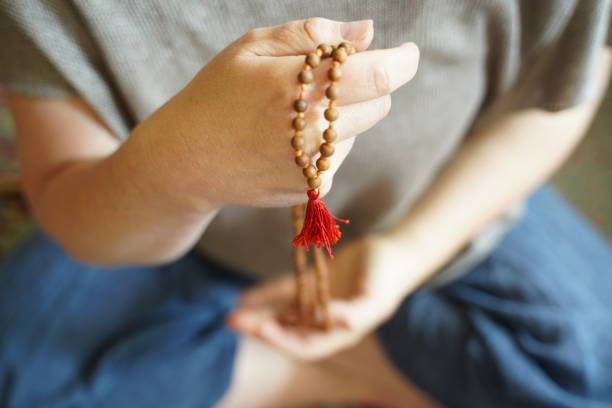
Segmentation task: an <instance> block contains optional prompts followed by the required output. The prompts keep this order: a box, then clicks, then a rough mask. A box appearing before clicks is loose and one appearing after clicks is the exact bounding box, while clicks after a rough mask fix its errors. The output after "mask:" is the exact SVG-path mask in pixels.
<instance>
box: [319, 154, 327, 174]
mask: <svg viewBox="0 0 612 408" xmlns="http://www.w3.org/2000/svg"><path fill="white" fill-rule="evenodd" d="M317 169H319V170H321V171H325V170H327V169H329V159H328V158H327V157H319V160H317Z"/></svg>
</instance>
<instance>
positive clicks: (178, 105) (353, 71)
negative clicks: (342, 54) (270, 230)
mask: <svg viewBox="0 0 612 408" xmlns="http://www.w3.org/2000/svg"><path fill="white" fill-rule="evenodd" d="M343 27H344V28H343ZM349 27H350V25H349ZM343 32H344V34H345V35H346V37H343ZM372 36H373V27H372V21H371V20H363V21H359V22H356V23H355V24H354V25H353V29H352V30H347V25H344V26H343V25H342V24H341V23H340V22H335V21H331V20H326V19H322V18H312V19H307V20H298V21H293V22H289V23H286V24H282V25H279V26H274V27H265V28H258V29H255V30H252V31H249V32H247V33H246V34H244V35H243V36H242V37H240V38H238V39H237V40H236V41H235V42H234V43H232V44H230V45H229V46H228V47H227V48H225V49H224V50H223V51H222V52H221V53H219V54H218V55H217V56H216V57H215V58H213V59H212V60H211V61H210V62H209V63H208V64H207V65H206V66H204V67H203V68H202V70H201V71H200V72H198V73H197V74H196V75H195V77H194V78H193V79H192V80H191V81H190V82H189V83H188V84H187V85H186V86H185V87H184V88H183V89H182V90H181V91H179V92H178V93H177V95H175V96H174V97H172V98H171V99H170V100H168V102H167V103H166V104H164V105H163V106H162V107H161V108H160V109H158V110H157V111H156V112H154V113H153V114H152V115H151V116H150V117H148V118H147V119H146V120H144V121H143V122H141V123H140V124H139V125H138V127H136V128H135V129H134V130H133V131H132V133H131V135H130V137H129V139H128V140H127V142H125V143H123V144H120V143H119V141H118V140H117V139H116V137H114V135H113V134H112V133H111V132H110V131H109V130H108V129H107V128H105V126H104V125H103V124H102V123H101V122H100V121H99V120H98V119H97V118H96V116H95V114H94V113H93V112H92V111H91V110H90V109H89V108H88V107H87V105H86V104H85V103H84V102H83V101H81V100H79V99H78V98H73V99H68V100H59V99H46V98H28V97H24V96H20V95H12V96H11V97H10V98H9V102H10V105H11V109H12V111H13V115H14V118H15V123H16V128H17V133H18V136H19V137H18V139H19V146H18V147H19V158H20V162H21V165H22V167H23V169H24V183H25V188H26V193H27V196H28V197H29V199H30V203H31V205H32V209H33V211H34V213H35V215H36V216H37V218H38V219H39V220H40V222H41V223H42V225H43V226H44V227H45V229H46V230H47V231H48V232H49V233H50V234H51V235H52V236H53V237H54V238H55V239H56V240H57V241H58V242H59V243H60V244H62V245H63V246H64V248H65V249H66V250H67V251H68V252H70V253H71V254H72V255H73V256H74V257H76V258H78V259H80V260H82V261H85V262H91V263H97V264H104V265H115V264H156V263H163V262H167V261H171V260H173V259H175V258H177V257H179V256H180V255H182V254H184V253H185V252H186V251H187V250H188V249H190V248H191V247H192V246H193V244H194V243H195V240H196V239H197V238H198V237H199V236H200V235H201V234H202V233H203V231H204V230H205V229H206V226H207V225H208V223H209V222H210V220H211V219H212V218H213V217H214V215H215V214H216V212H217V211H218V209H219V208H220V207H222V206H223V205H227V204H240V205H249V206H266V207H274V206H279V207H286V206H289V205H293V204H297V203H301V202H304V201H306V195H305V194H304V192H305V190H306V189H307V187H306V185H305V183H304V179H303V177H302V175H301V173H300V172H299V171H296V166H295V164H294V163H293V160H291V159H289V160H287V157H290V158H291V157H292V155H293V153H292V150H291V146H290V143H289V140H290V138H291V135H292V134H291V128H290V122H291V116H292V114H293V111H292V105H293V101H294V99H295V98H296V95H297V93H298V92H299V89H298V86H297V81H296V75H297V73H298V72H299V71H300V69H301V68H302V66H303V63H304V56H303V54H307V53H308V52H310V51H312V50H313V49H314V48H315V47H316V46H317V45H318V44H319V43H330V44H337V43H339V42H341V41H343V40H349V41H351V42H352V43H353V44H354V45H355V47H356V49H357V51H358V53H356V54H355V55H353V56H351V58H350V61H347V63H346V64H345V65H344V67H343V72H344V78H343V79H342V84H343V86H346V87H347V88H355V89H359V92H351V93H346V94H345V95H342V96H340V98H339V99H338V101H337V103H338V110H339V111H340V115H341V117H342V118H343V119H344V120H343V121H341V122H339V123H338V126H337V128H338V131H339V134H340V135H341V138H340V139H339V141H338V143H337V144H336V154H335V155H334V157H333V158H331V167H330V169H329V170H328V171H326V172H325V175H324V176H323V177H322V181H323V183H322V185H321V193H322V196H324V195H325V194H326V193H327V192H328V191H329V189H330V188H331V185H332V179H333V175H334V173H335V172H336V171H337V169H338V168H339V166H340V165H341V163H342V161H343V159H344V158H345V157H346V155H347V154H348V152H349V151H350V149H351V146H352V144H353V141H354V138H355V136H356V135H357V134H359V133H361V132H363V131H365V130H367V129H369V128H370V127H372V126H373V125H375V124H376V123H377V122H378V121H379V120H381V119H382V118H384V117H385V116H386V115H387V113H388V112H389V109H390V106H391V105H390V104H391V97H390V95H389V94H390V92H392V91H394V90H395V89H397V88H398V87H399V86H401V85H402V84H404V83H406V82H407V81H408V80H410V79H411V78H412V76H413V75H414V73H415V72H416V68H417V64H418V57H419V54H418V49H417V47H416V46H415V45H414V44H412V43H406V44H404V45H403V46H400V47H397V48H390V49H386V50H375V51H365V49H366V48H367V47H368V45H369V44H370V42H371V41H372ZM300 54H302V55H300ZM329 64H330V62H329V60H328V61H326V62H325V63H322V67H319V69H318V70H317V73H316V74H315V88H314V89H318V91H316V92H312V93H309V94H307V99H308V101H309V103H310V106H311V108H310V109H309V112H308V114H307V115H306V119H307V120H309V129H310V131H309V132H306V134H305V136H306V141H307V147H306V149H305V150H306V151H309V150H313V146H312V145H313V140H312V139H313V136H315V135H316V131H322V130H323V129H324V126H325V122H324V120H323V119H322V118H321V117H320V116H321V114H320V113H321V111H322V110H323V109H324V108H325V99H324V95H323V92H324V91H323V90H322V89H319V88H320V87H319V86H318V85H316V84H317V83H323V82H325V81H326V80H325V78H324V76H325V71H326V70H327V68H328V67H326V65H329ZM287 84H295V85H296V86H287ZM354 84H359V86H354ZM313 116H314V117H317V120H318V122H315V121H314V120H313ZM279 135H280V137H279ZM282 135H286V139H284V138H283V137H282ZM143 202H146V203H148V205H147V206H146V208H143V206H142V203H143Z"/></svg>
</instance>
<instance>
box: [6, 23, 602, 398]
mask: <svg viewBox="0 0 612 408" xmlns="http://www.w3.org/2000/svg"><path fill="white" fill-rule="evenodd" d="M344 29H346V26H344ZM344 29H343V26H342V25H341V24H340V23H339V22H334V21H331V20H326V19H321V18H315V19H307V20H300V21H295V22H289V23H287V24H283V25H279V26H275V27H266V28H260V29H256V30H252V31H250V32H248V33H246V34H245V35H244V36H243V37H241V38H239V39H238V40H236V41H235V42H234V43H232V44H231V45H229V46H228V47H227V48H226V49H225V50H223V51H222V52H221V53H220V54H219V55H218V56H217V57H215V58H214V59H213V60H212V61H211V62H210V63H209V64H207V65H206V66H205V67H204V68H203V69H202V70H201V71H200V72H199V73H198V74H197V75H196V76H195V77H194V78H193V80H192V81H191V82H190V83H189V84H187V85H186V87H185V88H184V89H182V90H181V91H180V92H179V93H178V94H177V95H176V96H174V97H173V98H171V99H170V100H169V101H168V102H167V103H166V104H165V105H164V106H162V107H161V108H160V109H159V110H158V111H156V112H155V113H153V114H152V115H151V116H150V117H149V118H147V119H146V120H144V121H143V122H142V123H141V124H140V125H139V126H138V127H137V128H136V129H134V131H133V132H132V134H131V135H130V138H129V139H128V141H126V142H125V143H123V144H120V143H119V141H118V140H117V138H116V137H115V136H114V135H113V134H112V132H110V131H109V130H108V129H107V128H106V127H105V126H104V124H103V123H102V122H101V121H100V120H99V119H98V118H97V117H96V115H95V113H94V112H92V111H91V109H89V107H88V106H87V104H86V103H85V102H83V101H82V100H79V99H78V98H72V99H67V100H53V99H45V98H30V97H25V96H21V95H14V94H13V95H11V96H10V100H9V102H10V105H11V109H12V111H13V115H14V118H15V122H16V128H17V132H18V142H19V143H18V153H19V159H20V163H21V168H22V172H23V178H24V186H25V189H26V194H27V197H28V199H29V202H30V204H31V206H32V209H33V211H34V214H35V216H36V217H37V218H38V220H39V221H40V222H41V224H42V225H43V227H44V228H45V229H46V230H47V231H48V232H49V233H50V234H51V235H52V236H53V237H54V238H55V239H56V240H57V241H58V242H59V243H60V244H61V245H63V246H64V248H65V249H66V250H67V251H68V252H69V253H70V254H72V255H73V256H74V257H76V258H78V259H81V260H83V261H86V262H93V263H99V264H105V265H114V264H126V263H132V264H157V263H163V262H168V261H170V260H173V259H175V258H177V257H179V256H180V255H182V254H183V253H184V252H186V251H187V250H188V249H189V248H191V247H192V245H193V244H194V243H195V241H196V240H197V238H198V237H199V236H200V234H201V233H203V231H204V230H205V229H206V226H207V225H208V223H209V222H210V220H212V218H213V217H214V215H215V214H216V212H217V211H218V209H219V208H221V207H222V206H223V205H226V204H241V205H252V206H289V205H293V204H296V203H299V202H303V201H304V197H305V195H304V190H305V186H304V181H303V177H302V175H301V172H299V171H296V168H295V165H294V164H293V162H292V161H291V160H289V161H288V160H286V158H287V156H290V155H291V147H290V144H289V138H290V137H291V131H290V129H289V127H288V123H289V121H290V117H291V113H292V111H291V105H292V103H293V100H294V99H295V97H296V95H297V92H298V90H297V86H296V87H295V89H294V90H291V89H289V88H287V86H286V84H287V83H295V74H296V73H297V72H299V70H300V68H301V66H302V64H303V57H302V56H296V54H306V53H307V52H309V51H311V50H312V49H313V48H314V47H315V46H316V45H317V44H318V43H321V42H326V43H332V44H335V43H338V42H340V41H342V39H348V40H350V41H352V43H353V44H354V45H355V46H356V48H357V51H358V53H357V54H355V55H353V56H351V57H350V58H349V59H348V61H347V62H346V64H345V65H344V66H343V74H344V77H343V79H342V84H346V86H347V87H349V86H350V84H351V83H354V84H357V83H358V84H359V86H354V87H353V86H351V88H353V89H356V90H358V92H352V93H351V94H350V95H349V94H347V95H342V96H341V97H340V98H339V99H338V110H339V111H340V117H341V118H343V119H344V120H341V121H339V122H338V129H339V134H340V135H341V140H340V141H339V142H338V143H337V144H336V154H334V156H333V157H332V158H331V160H332V164H331V168H330V170H328V171H326V172H325V173H324V174H325V176H324V180H323V186H322V188H321V190H322V193H323V195H325V193H326V192H327V191H329V189H330V188H331V184H332V181H333V174H334V173H335V171H336V170H337V169H338V168H339V166H340V165H341V163H342V160H343V159H344V157H346V155H347V154H348V153H349V151H350V148H351V146H352V143H353V141H354V137H355V136H356V135H358V134H359V133H361V132H363V131H365V130H367V129H369V128H370V127H371V126H373V125H374V124H375V123H377V122H378V121H379V120H381V119H382V118H384V116H385V115H386V114H387V113H388V111H389V108H390V96H389V94H390V93H391V92H393V91H394V90H395V89H397V88H398V87H399V86H401V85H403V84H404V83H406V82H407V81H408V80H410V78H411V77H412V76H413V75H414V73H415V71H416V68H417V64H418V50H417V48H416V47H415V46H414V45H412V44H407V45H404V46H403V47H397V48H392V49H387V50H375V51H366V49H367V47H368V46H369V44H370V43H371V40H372V35H373V29H372V25H371V21H369V20H367V21H363V22H361V23H358V24H356V26H355V27H354V30H353V31H352V33H350V34H347V32H346V31H345V30H344ZM343 32H344V34H345V35H346V37H343ZM326 63H329V62H326ZM601 65H602V69H601V75H600V78H599V79H600V81H599V82H600V85H601V86H600V89H603V84H604V82H605V81H604V79H603V78H605V77H607V72H608V69H609V65H610V59H609V52H607V53H606V57H605V58H603V59H602V64H601ZM316 71H317V73H318V75H319V76H318V75H317V73H315V83H318V82H320V81H325V79H324V73H325V71H326V69H325V67H323V68H319V69H317V70H316ZM315 88H318V87H317V86H315ZM209 95H211V96H214V97H207V96H209ZM322 98H323V90H320V91H319V93H317V92H315V93H312V94H309V95H308V99H309V102H310V104H311V109H310V114H315V113H316V116H317V117H319V116H320V113H321V110H322V109H324V103H323V101H322ZM597 99H598V98H596V99H593V100H591V101H588V102H587V103H585V104H583V105H581V106H578V107H576V108H572V109H568V110H566V111H562V112H557V113H548V112H543V111H538V110H532V111H521V112H516V113H514V114H512V115H506V116H504V117H501V118H500V119H499V120H497V121H496V122H495V123H490V124H489V125H488V126H486V127H483V128H481V129H478V130H477V131H476V132H475V133H473V134H472V135H470V136H469V137H468V138H467V142H466V143H465V144H464V145H463V146H462V147H461V148H460V150H459V151H458V152H457V154H456V155H455V156H454V157H453V159H452V160H451V161H450V163H449V165H448V166H447V168H446V169H445V170H444V171H443V172H442V173H441V174H440V176H439V178H438V179H437V180H436V182H435V183H434V184H433V186H432V187H431V188H430V190H429V191H427V192H426V194H425V195H424V196H423V197H422V199H421V200H420V201H419V203H418V204H417V205H416V207H415V208H414V210H413V211H411V212H410V214H408V215H407V217H406V219H405V220H404V221H403V222H402V223H400V224H398V225H397V226H396V228H394V229H393V230H391V231H388V232H386V233H385V234H381V235H379V236H367V237H363V238H362V239H360V240H358V241H355V242H352V243H350V244H349V245H346V246H345V247H343V248H342V250H341V251H339V252H338V253H337V254H336V259H335V261H334V263H332V264H330V268H331V269H332V270H331V275H332V276H334V280H333V281H332V291H333V293H334V294H335V295H336V296H337V297H339V299H338V300H335V301H334V303H333V304H332V312H333V314H334V317H335V318H336V319H338V320H342V321H343V322H344V323H345V324H346V328H343V329H337V330H334V331H332V332H329V333H324V334H321V333H313V332H299V333H298V332H295V331H293V330H292V329H290V328H284V327H281V326H279V325H278V324H277V323H276V321H275V320H274V319H272V313H273V311H274V310H275V308H276V307H277V305H279V304H282V303H283V302H285V301H286V300H287V299H289V298H290V297H291V296H292V293H291V290H292V289H291V288H292V287H293V286H292V285H291V284H288V282H290V281H289V280H287V279H289V278H287V279H280V280H278V281H273V282H267V283H264V284H262V285H260V286H258V287H256V288H254V289H252V290H250V291H248V292H247V293H245V294H244V296H243V298H242V301H241V307H240V308H239V309H238V310H236V311H235V313H234V314H232V315H231V316H230V317H229V318H228V323H229V324H230V325H231V326H232V327H233V328H235V329H236V330H237V331H239V332H241V333H243V334H245V336H243V337H242V339H241V343H240V348H239V353H238V358H237V362H236V366H235V370H234V380H233V384H232V387H231V389H230V391H229V392H228V394H227V395H226V397H225V398H224V400H223V401H221V402H220V403H219V406H221V407H246V406H248V407H253V406H254V405H253V404H254V402H253V398H252V397H253V395H258V398H257V399H258V401H257V402H256V404H259V405H258V406H261V407H270V406H285V405H287V404H297V403H311V402H318V401H323V400H325V401H351V400H362V401H363V400H366V401H371V402H378V403H381V404H384V405H386V406H391V407H403V406H414V407H419V406H430V405H432V402H431V401H430V400H428V399H427V398H426V397H425V396H423V395H422V394H421V393H420V392H419V391H418V390H416V389H415V388H414V387H413V386H411V385H410V384H409V382H408V381H406V380H405V379H403V378H402V377H401V376H400V375H399V374H398V373H397V371H395V370H394V369H393V368H392V366H391V365H390V363H389V362H388V361H387V360H386V359H385V357H384V356H383V355H382V353H381V350H380V347H379V345H378V343H377V342H376V339H375V338H374V336H373V335H372V334H370V333H371V332H372V330H373V329H374V328H375V327H377V326H378V325H379V324H380V323H381V322H382V321H384V320H385V319H387V318H388V317H389V316H390V315H391V313H393V311H394V310H395V308H396V307H397V305H398V304H399V302H400V301H401V299H403V298H404V297H405V296H406V295H408V294H409V293H411V292H412V291H413V290H414V289H415V288H416V287H418V285H419V284H420V283H421V282H423V281H424V280H426V279H427V278H428V277H429V276H431V274H432V273H434V271H435V270H436V269H437V268H438V267H439V266H440V265H442V264H443V263H445V262H446V261H447V260H448V259H450V258H451V257H452V255H453V254H455V253H456V252H457V251H458V250H459V249H460V248H461V247H462V245H464V244H465V243H466V242H467V241H468V240H469V239H470V237H472V236H473V235H474V234H475V233H476V231H477V230H478V228H480V227H481V226H482V225H484V224H485V223H486V222H487V221H489V220H491V219H493V218H494V217H496V216H497V215H499V214H501V213H502V212H503V211H504V210H505V209H506V208H508V206H509V205H510V204H512V203H513V202H515V201H516V200H518V199H520V198H522V197H524V196H525V195H526V194H528V192H529V191H531V190H532V189H533V188H534V187H535V186H537V184H538V183H540V182H541V181H542V180H544V179H545V178H546V177H547V176H548V175H550V173H551V172H552V171H554V169H556V168H557V167H558V166H559V165H560V163H561V162H562V161H563V160H564V158H565V157H567V155H568V154H569V152H570V151H571V150H572V148H573V147H574V146H575V145H576V143H577V142H578V141H579V140H580V138H581V136H582V134H583V131H584V129H585V127H586V126H587V124H588V122H589V120H590V118H591V116H592V114H593V112H594V110H595V107H596V106H597V103H598V100H597ZM228 118H231V120H228ZM307 119H309V123H313V120H312V117H311V116H309V115H307ZM317 127H318V128H319V130H322V129H323V128H324V123H317ZM283 133H286V134H287V139H286V140H282V138H278V135H279V134H283ZM553 141H554V143H553ZM479 197H481V198H482V199H479ZM475 200H478V206H475V205H473V204H474V202H475ZM143 202H144V203H147V205H146V206H143V205H142V203H143ZM449 224H452V225H454V227H453V229H452V230H451V231H449V230H448V229H447V228H446V226H447V225H449ZM373 372H376V376H373V375H372V373H373ZM349 374H350V375H349Z"/></svg>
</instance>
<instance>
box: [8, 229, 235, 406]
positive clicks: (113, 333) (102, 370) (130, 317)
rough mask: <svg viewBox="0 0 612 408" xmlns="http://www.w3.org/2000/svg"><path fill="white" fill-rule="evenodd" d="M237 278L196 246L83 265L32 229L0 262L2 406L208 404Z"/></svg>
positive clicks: (224, 382) (227, 362)
mask: <svg viewBox="0 0 612 408" xmlns="http://www.w3.org/2000/svg"><path fill="white" fill-rule="evenodd" d="M246 284H247V281H246V280H244V279H240V278H238V277H236V276H234V275H233V274H232V271H229V270H227V269H224V268H223V267H222V266H220V265H215V264H213V263H212V262H210V261H208V260H205V259H204V258H202V257H201V256H199V255H197V254H195V253H190V254H189V255H187V256H186V257H184V258H182V259H181V260H180V261H178V262H176V263H173V264H170V265H168V266H164V267H156V268H152V267H147V268H144V267H143V268H116V269H104V268H97V267H91V266H86V265H83V264H80V263H77V262H75V261H74V260H72V259H70V258H69V257H68V256H66V254H65V253H64V252H63V251H62V250H61V249H60V248H59V247H58V246H57V245H56V244H55V243H54V242H53V241H51V240H50V239H49V238H48V237H46V236H45V235H44V234H42V233H41V232H38V233H36V234H35V235H34V236H33V237H31V238H30V239H29V240H28V241H27V242H26V243H24V244H23V245H22V246H21V247H19V248H18V249H17V250H16V251H15V252H14V253H12V254H11V256H10V257H9V258H8V259H7V261H6V262H5V263H4V264H3V265H2V266H1V267H0V407H3V408H4V407H11V408H13V407H19V408H23V407H28V408H34V407H36V408H38V407H40V408H42V407H44V408H55V407H74V408H76V407H79V408H80V407H87V408H90V407H91V408H94V407H113V408H122V407H147V408H155V407H160V408H162V407H163V408H168V407H198V408H201V407H210V406H212V405H213V404H214V402H215V401H217V400H218V399H219V398H220V397H221V395H222V394H223V393H224V392H225V390H226V389H227V387H228V385H229V382H230V376H231V373H232V366H233V361H234V354H235V349H236V336H235V334H233V333H231V332H230V331H229V330H228V329H226V328H225V327H224V320H223V319H224V315H225V313H226V312H227V310H229V309H230V308H231V307H232V305H233V302H234V300H235V297H236V295H237V293H238V292H239V291H240V289H241V288H242V287H244V285H246Z"/></svg>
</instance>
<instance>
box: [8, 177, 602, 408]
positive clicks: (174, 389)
mask: <svg viewBox="0 0 612 408" xmlns="http://www.w3.org/2000/svg"><path fill="white" fill-rule="evenodd" d="M249 284H250V282H249V281H248V280H247V279H245V278H241V277H239V275H238V274H237V273H236V271H232V270H229V269H227V268H226V267H224V266H223V265H219V264H216V263H215V262H213V261H211V260H209V259H206V258H204V257H202V256H200V255H198V254H196V253H193V252H192V253H189V254H188V255H186V256H185V257H184V258H182V259H180V260H179V261H177V262H175V263H172V264H170V265H167V266H163V267H142V268H134V267H131V268H113V269H104V268H98V267H91V266H87V265H83V264H79V263H77V262H75V261H73V260H72V259H71V258H69V257H68V256H66V254H65V253H64V252H63V251H62V250H61V249H60V248H59V247H58V246H57V245H56V244H55V243H54V242H53V241H51V240H50V239H49V238H47V237H46V236H45V235H44V234H42V233H40V232H38V233H36V234H35V235H33V236H32V237H31V238H30V239H29V240H28V241H27V242H25V243H23V244H22V245H21V246H20V247H19V248H17V249H16V250H15V251H14V252H13V253H11V254H10V256H9V257H8V259H7V260H6V261H5V262H4V263H3V264H1V265H0V407H2V408H4V407H32V408H34V407H45V408H53V407H88V408H89V407H113V408H122V407H152V408H155V407H164V408H166V407H174V406H181V407H208V406H211V405H213V404H214V403H215V402H216V401H217V400H218V399H219V398H220V397H221V396H222V395H223V393H224V392H225V391H226V389H227V387H228V386H229V381H230V375H231V371H232V366H233V361H234V354H235V350H236V344H237V341H236V340H237V339H236V336H235V334H233V333H232V332H230V331H229V330H227V329H226V328H225V327H224V325H223V320H224V315H225V314H226V312H227V311H228V310H229V309H230V308H231V307H232V305H233V302H234V300H235V298H236V296H237V294H238V293H239V292H240V291H241V290H242V289H243V288H244V287H245V286H246V285H249ZM378 335H379V337H380V339H381V342H382V344H383V347H384V349H385V351H386V352H387V354H388V355H389V357H390V358H391V359H392V361H393V362H394V363H395V364H396V365H397V367H398V368H399V370H400V371H401V372H403V373H404V374H405V375H406V376H407V377H408V378H409V379H410V381H412V382H414V383H415V384H417V385H418V386H419V387H420V388H422V389H423V390H425V391H426V392H428V393H429V394H431V395H432V396H433V397H434V398H435V399H437V400H439V401H441V402H442V403H443V404H444V405H446V406H450V407H470V408H474V407H568V408H569V407H571V408H581V407H593V408H600V407H601V408H603V407H612V252H611V250H610V247H609V246H608V243H607V242H606V241H605V239H604V238H603V237H601V236H600V235H598V234H597V232H595V231H594V230H593V229H592V228H591V227H590V226H589V225H588V224H587V223H586V222H585V220H584V219H583V218H582V217H581V216H579V215H578V214H576V213H575V212H574V211H573V210H572V209H571V208H569V207H568V205H567V204H566V203H565V202H564V201H563V200H562V199H561V198H560V197H559V196H558V195H557V194H556V193H555V192H554V191H553V190H552V189H550V188H543V189H541V190H540V191H538V192H537V193H536V194H534V195H533V196H532V197H531V199H530V200H529V202H528V206H527V211H526V214H525V218H524V219H523V220H522V221H521V222H520V223H519V224H518V225H517V226H516V227H514V228H513V230H512V231H511V232H510V233H509V234H508V235H507V236H506V237H505V239H504V240H503V241H502V243H501V244H500V245H499V247H498V248H497V249H496V250H495V251H494V252H493V253H492V254H491V255H490V256H489V257H488V259H486V260H485V261H484V262H482V263H481V264H480V265H478V266H477V267H476V268H474V269H473V270H472V271H470V272H469V273H468V274H467V275H465V276H463V277H462V278H460V279H459V280H456V281H454V282H452V283H450V284H448V285H446V286H444V287H442V288H439V289H435V290H431V289H423V290H420V291H418V292H416V293H415V294H413V295H412V296H410V297H409V298H407V299H406V300H405V302H404V303H403V304H402V306H401V307H400V309H399V310H398V311H397V313H396V314H395V315H394V316H393V317H392V319H391V320H390V321H388V322H387V323H385V324H384V325H383V326H382V327H381V328H380V329H379V330H378Z"/></svg>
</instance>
